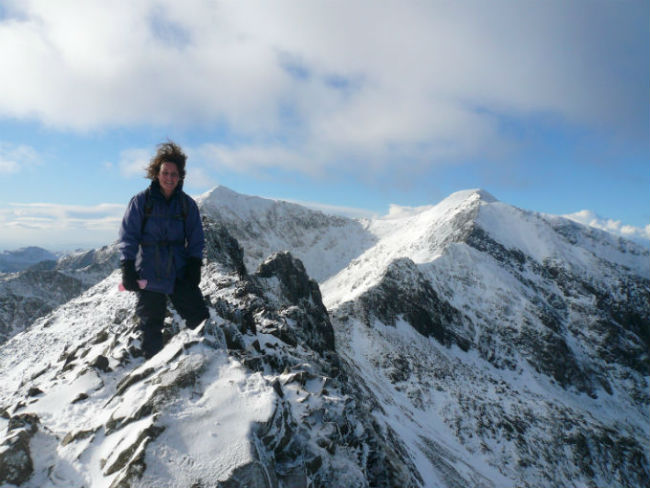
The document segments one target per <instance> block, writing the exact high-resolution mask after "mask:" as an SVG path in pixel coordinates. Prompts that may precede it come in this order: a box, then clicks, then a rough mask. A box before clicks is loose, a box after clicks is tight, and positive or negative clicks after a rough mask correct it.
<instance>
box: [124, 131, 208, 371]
mask: <svg viewBox="0 0 650 488" xmlns="http://www.w3.org/2000/svg"><path fill="white" fill-rule="evenodd" d="M186 160H187V156H186V155H185V154H184V153H183V151H182V150H181V148H180V147H179V146H177V145H176V144H174V143H173V142H167V143H164V144H160V145H159V146H158V151H157V152H156V154H155V156H154V157H153V158H152V159H151V161H150V163H149V166H148V167H147V178H149V179H151V185H150V186H149V188H147V189H146V190H144V191H142V192H140V193H138V194H137V195H136V196H134V197H133V198H132V199H131V201H130V202H129V205H128V207H127V209H126V213H125V214H124V218H123V219H122V225H121V227H120V234H119V244H118V247H119V250H120V259H121V261H120V263H121V268H122V284H123V285H124V288H125V289H127V290H129V291H133V292H135V293H136V294H137V304H136V309H135V311H136V315H137V317H138V321H139V327H140V329H141V330H142V333H143V335H142V349H143V352H144V356H145V358H147V359H149V358H151V357H152V356H154V355H155V354H156V353H157V352H158V351H160V350H161V349H162V347H163V336H162V328H163V323H164V320H165V312H166V309H167V297H168V296H169V298H170V299H171V302H172V304H173V305H174V307H175V308H176V310H177V311H178V313H179V314H180V315H181V317H183V318H184V319H185V322H186V324H187V326H188V327H189V328H191V329H194V328H195V327H196V326H198V325H199V324H200V323H201V322H202V321H203V320H205V319H207V318H208V317H209V313H208V309H207V307H206V306H205V303H204V301H203V296H202V295H201V291H200V290H199V282H200V281H201V263H202V255H203V247H204V237H203V227H202V226H201V216H200V215H199V209H198V207H197V205H196V202H195V201H194V200H193V199H192V198H191V197H189V196H188V195H187V194H186V193H185V192H184V191H183V189H182V188H183V180H184V178H185V162H186ZM139 280H141V281H140V283H138V281H139ZM145 283H146V284H145ZM141 285H143V286H144V288H141Z"/></svg>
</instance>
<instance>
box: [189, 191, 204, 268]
mask: <svg viewBox="0 0 650 488" xmlns="http://www.w3.org/2000/svg"><path fill="white" fill-rule="evenodd" d="M187 201H188V209H187V222H186V226H185V229H186V233H187V235H186V236H185V237H186V238H187V256H188V257H195V258H199V259H203V248H204V247H205V237H204V235H203V225H202V223H201V215H200V214H199V208H198V206H197V205H196V202H195V201H194V199H192V198H191V197H190V196H187Z"/></svg>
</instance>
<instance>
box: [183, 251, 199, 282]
mask: <svg viewBox="0 0 650 488" xmlns="http://www.w3.org/2000/svg"><path fill="white" fill-rule="evenodd" d="M201 264H203V263H202V261H201V258H195V257H189V258H187V264H186V265H185V281H187V282H188V283H189V284H191V285H192V286H199V283H201Z"/></svg>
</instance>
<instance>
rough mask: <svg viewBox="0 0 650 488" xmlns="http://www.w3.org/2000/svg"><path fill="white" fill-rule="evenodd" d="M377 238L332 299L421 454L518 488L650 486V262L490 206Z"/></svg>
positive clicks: (425, 217)
mask: <svg viewBox="0 0 650 488" xmlns="http://www.w3.org/2000/svg"><path fill="white" fill-rule="evenodd" d="M370 229H371V230H374V231H375V232H376V233H377V234H378V235H379V234H381V235H382V238H381V239H380V240H379V242H378V243H377V245H376V246H374V247H373V248H371V249H368V250H367V251H366V252H365V253H364V254H362V255H361V256H360V257H359V258H358V259H356V260H355V261H353V262H352V263H351V264H350V265H349V266H348V267H347V268H346V269H344V270H342V271H341V272H340V273H339V274H338V275H336V276H334V277H332V278H330V279H329V280H328V281H326V282H325V283H324V284H323V286H322V290H323V296H324V301H325V303H326V305H328V307H329V309H330V313H331V315H332V321H333V325H334V328H335V330H336V332H337V336H336V337H337V344H339V353H340V354H342V355H343V357H346V358H348V359H349V361H350V363H351V364H354V365H355V366H356V367H357V368H359V375H360V376H362V377H364V378H368V379H369V380H370V381H372V382H373V390H374V391H376V392H377V393H378V395H379V396H380V398H382V399H381V400H380V402H381V403H383V404H388V405H392V406H393V409H394V410H395V413H394V414H393V416H392V417H390V416H387V417H386V418H385V420H384V421H385V422H386V423H387V424H389V425H391V426H392V427H393V428H394V429H395V430H396V431H398V432H405V434H404V435H403V436H402V438H403V439H405V440H408V439H410V441H407V443H408V444H409V447H410V449H411V450H412V451H413V452H415V453H420V456H421V457H423V458H427V457H429V458H430V457H431V456H435V453H436V452H439V451H440V449H439V448H438V447H435V448H432V449H429V447H430V446H429V445H428V443H427V442H424V441H423V440H422V436H425V437H426V438H430V439H441V438H442V439H451V441H448V442H446V443H445V445H444V446H443V451H446V450H450V449H451V452H459V450H461V448H460V447H459V446H462V447H463V448H464V449H466V450H467V451H469V452H470V453H472V455H471V457H470V458H469V459H471V460H472V463H480V464H486V465H488V466H491V467H494V468H496V469H498V471H499V472H500V473H501V474H502V475H503V476H505V477H507V478H509V479H510V480H512V482H513V483H514V484H516V486H584V485H587V486H588V485H590V484H594V485H595V486H643V484H644V481H643V480H647V479H648V472H649V463H648V459H649V458H650V456H649V454H648V443H647V439H648V437H649V436H650V431H649V423H648V407H649V398H648V379H649V369H648V348H649V330H650V302H649V300H648V299H649V293H650V282H649V280H648V275H649V273H648V265H649V262H648V261H649V260H648V252H647V251H646V250H643V249H642V248H640V247H639V246H636V245H635V244H633V243H630V242H627V241H623V240H621V239H618V238H615V237H613V236H610V235H609V234H606V233H604V232H598V231H595V230H592V229H587V228H585V227H583V226H579V225H576V224H574V223H569V222H568V221H565V220H564V219H560V218H556V217H550V216H544V215H540V214H535V213H532V212H525V211H522V210H519V209H516V208H514V207H511V206H509V205H506V204H503V203H501V202H498V201H496V200H495V199H494V198H492V197H490V196H489V195H486V194H485V193H484V192H475V191H470V192H461V193H458V194H455V195H452V196H451V197H450V198H449V199H447V200H445V201H444V202H442V203H441V204H439V205H437V206H435V207H431V208H425V209H420V211H419V212H417V213H416V214H415V215H410V216H407V217H406V218H402V219H399V220H398V221H397V222H391V221H390V220H389V219H385V220H384V221H379V222H376V223H374V225H373V226H371V227H370ZM400 237H406V239H402V238H400ZM459 459H463V457H462V456H461V457H459ZM467 459H468V458H465V461H467ZM473 465H476V464H473ZM449 473H450V476H451V477H452V478H453V479H456V480H458V479H459V477H462V476H463V471H462V470H461V469H459V467H458V466H454V467H453V469H451V467H450V470H449ZM459 483H460V482H459ZM476 483H477V486H480V483H479V482H478V481H477V482H476ZM443 486H455V485H454V484H453V482H452V481H449V480H447V481H446V482H443ZM503 486H507V485H503Z"/></svg>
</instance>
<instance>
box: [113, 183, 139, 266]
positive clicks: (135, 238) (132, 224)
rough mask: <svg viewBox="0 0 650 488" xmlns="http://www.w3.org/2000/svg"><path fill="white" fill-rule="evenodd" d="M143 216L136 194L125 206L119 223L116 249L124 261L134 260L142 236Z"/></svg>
mask: <svg viewBox="0 0 650 488" xmlns="http://www.w3.org/2000/svg"><path fill="white" fill-rule="evenodd" d="M143 218H144V208H143V207H142V202H140V199H139V198H138V195H136V196H134V197H133V198H131V201H130V202H129V205H128V206H127V208H126V212H125V213H124V217H123V218H122V224H121V225H120V232H119V239H118V246H117V247H118V249H119V251H120V260H121V261H126V260H128V259H133V260H135V258H136V256H137V254H138V249H139V246H140V240H141V238H142V236H141V233H142V229H141V227H142V219H143Z"/></svg>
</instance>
